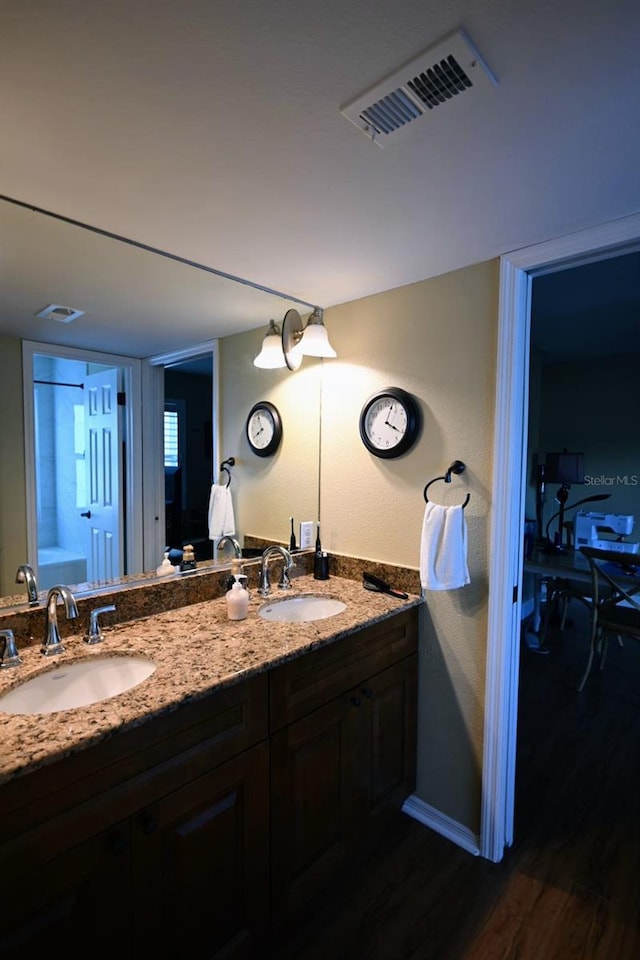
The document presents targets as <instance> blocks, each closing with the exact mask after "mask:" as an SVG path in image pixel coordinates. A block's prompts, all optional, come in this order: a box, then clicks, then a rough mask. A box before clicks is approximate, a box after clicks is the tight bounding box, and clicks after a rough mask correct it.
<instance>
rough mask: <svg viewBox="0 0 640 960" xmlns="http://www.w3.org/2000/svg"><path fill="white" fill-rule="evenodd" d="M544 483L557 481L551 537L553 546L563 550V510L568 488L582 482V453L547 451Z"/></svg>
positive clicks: (560, 550)
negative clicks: (555, 516) (555, 519)
mask: <svg viewBox="0 0 640 960" xmlns="http://www.w3.org/2000/svg"><path fill="white" fill-rule="evenodd" d="M544 480H545V483H559V484H560V488H559V490H558V492H557V493H556V500H557V501H558V503H559V504H560V510H559V511H558V529H557V530H556V532H555V534H554V537H553V548H554V549H555V550H557V551H559V552H562V551H563V550H564V544H563V539H564V511H565V505H566V502H567V499H568V497H569V490H570V488H571V485H572V484H574V483H584V453H568V451H567V450H563V451H562V453H548V454H547V455H546V457H545V461H544Z"/></svg>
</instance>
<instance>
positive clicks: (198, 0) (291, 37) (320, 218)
mask: <svg viewBox="0 0 640 960" xmlns="http://www.w3.org/2000/svg"><path fill="white" fill-rule="evenodd" d="M459 27H462V28H464V29H465V30H466V32H467V33H468V35H469V36H470V38H471V40H472V41H473V42H474V43H475V45H476V46H477V48H478V50H479V51H480V54H481V55H482V57H483V58H484V60H485V61H486V62H487V64H488V66H489V67H490V69H491V70H492V71H493V72H494V73H495V75H496V76H497V78H498V81H499V82H498V84H497V86H492V85H488V87H487V89H486V90H483V92H482V94H481V95H480V96H478V97H476V98H471V99H465V95H462V96H460V97H456V98H454V99H453V100H452V101H450V102H448V103H446V104H444V105H442V106H440V107H438V108H436V109H435V110H432V111H430V112H429V114H428V115H427V116H426V118H425V119H424V120H420V121H418V122H416V123H415V124H414V125H412V126H413V129H409V130H408V132H407V135H406V136H405V137H403V138H402V139H399V140H398V141H397V142H396V143H393V144H391V143H390V144H388V145H387V146H385V147H384V149H380V148H379V147H378V146H376V145H375V144H373V143H371V142H370V141H369V140H368V139H367V137H366V136H365V135H364V134H362V133H361V132H360V131H359V130H357V129H356V127H355V126H353V125H352V124H351V123H349V122H348V121H347V120H345V119H344V118H343V117H342V116H341V114H340V107H341V106H342V105H344V104H345V103H347V102H348V101H350V100H352V99H354V98H355V97H357V96H358V95H360V94H362V93H363V92H364V91H366V90H367V88H369V87H370V86H372V85H374V84H376V83H377V82H378V81H380V80H381V79H382V78H384V77H385V76H386V75H387V74H389V73H393V72H394V71H395V70H396V69H397V68H398V67H400V66H401V65H402V64H403V63H405V62H406V61H408V60H411V59H413V58H414V57H415V56H417V55H418V54H420V53H421V52H422V51H424V50H425V49H427V48H429V47H430V46H432V45H433V44H435V43H437V42H439V41H440V40H441V39H442V38H443V37H445V36H446V35H447V34H449V33H451V32H452V31H454V30H456V29H457V28H459ZM639 35H640V6H639V5H638V3H637V0H616V3H614V4H603V3H601V2H600V0H598V2H595V0H562V2H558V0H555V2H553V3H551V2H550V0H518V2H517V3H515V2H513V0H449V2H447V3H443V2H441V0H440V2H436V0H420V2H418V0H324V2H323V3H321V4H320V3H317V0H313V2H311V0H270V2H268V3H265V2H264V0H233V3H231V2H223V0H109V2H108V3H105V2H104V0H39V2H38V3H35V4H28V3H24V0H3V4H2V22H1V31H0V45H1V49H0V111H1V115H2V142H1V144H0V193H1V194H2V195H3V196H5V197H11V198H13V199H17V200H20V201H23V202H25V203H27V204H32V205H34V206H35V207H39V208H42V209H44V210H47V211H50V212H52V213H55V214H59V215H63V216H65V217H68V218H71V219H72V220H75V221H79V222H81V223H85V224H89V225H92V226H94V227H97V228H99V229H101V230H103V231H106V232H107V233H112V234H115V235H118V236H121V237H126V238H129V239H133V240H135V241H138V242H140V243H142V244H146V245H148V246H150V247H152V248H158V249H160V250H164V251H168V252H169V253H171V254H173V255H176V256H178V257H181V258H184V259H186V260H189V261H195V262H197V263H200V264H203V265H206V266H208V267H210V268H215V269H217V270H219V271H222V272H224V273H226V274H230V275H233V276H235V277H242V278H245V279H248V280H249V281H252V282H253V283H255V284H258V285H261V286H263V287H266V288H269V289H271V290H277V291H285V292H286V294H288V295H289V296H290V297H293V298H297V299H299V300H302V301H304V302H305V303H308V304H315V303H317V304H319V305H321V306H324V307H327V306H331V305H333V304H337V303H341V302H344V301H347V300H352V299H356V298H358V297H362V296H365V295H368V294H372V293H376V292H378V291H380V290H385V289H390V288H393V287H397V286H401V285H404V284H407V283H411V282H414V281H418V280H421V279H424V278H427V277H431V276H436V275H438V274H440V273H443V272H446V271H449V270H452V269H455V268H458V267H462V266H465V265H468V264H470V263H474V262H478V261H481V260H485V259H488V258H490V257H494V256H497V255H499V254H501V253H504V252H507V251H510V250H514V249H517V248H519V247H523V246H528V245H530V244H533V243H536V242H538V241H544V240H548V239H551V238H553V237H558V236H560V235H563V234H568V233H573V232H575V231H577V230H580V229H583V228H587V227H590V226H594V225H596V224H600V223H604V222H606V221H609V220H613V219H617V218H620V217H624V216H626V215H629V214H631V213H636V212H638V211H639V210H640V176H639V175H638V171H639V170H640V135H639V130H640V97H639V96H638V90H639V89H640V57H639V56H638V43H637V41H638V36H639ZM4 212H5V213H6V212H7V211H6V210H5V211H4ZM22 212H24V211H22ZM14 213H15V211H14ZM31 218H32V220H33V221H34V225H35V224H36V223H37V224H38V226H42V222H43V219H45V218H43V217H42V215H36V214H32V215H31ZM56 226H60V227H62V225H60V224H56ZM52 228H53V227H52V224H49V226H48V227H47V228H46V229H47V230H49V229H52ZM0 231H1V232H0V266H2V274H1V276H0V280H1V281H2V284H1V285H2V286H5V287H6V286H7V285H9V284H14V285H15V286H16V287H17V286H18V285H20V286H21V287H24V286H25V284H24V281H23V280H22V278H21V279H20V281H18V276H19V273H20V270H21V269H22V268H21V267H20V266H19V263H18V261H19V259H20V258H19V256H18V253H17V252H16V250H15V245H12V234H11V232H10V231H9V232H8V231H7V229H6V224H5V221H4V217H2V218H0ZM71 231H73V233H74V235H75V234H76V233H78V232H79V231H78V228H77V227H76V228H72V227H69V226H68V225H67V234H66V237H65V239H64V242H63V243H62V249H61V250H59V251H58V252H57V254H56V261H57V268H56V269H55V270H53V269H52V267H51V265H49V266H48V267H47V269H48V270H49V271H50V272H49V274H48V276H49V280H50V281H51V283H50V284H48V285H47V283H46V282H45V281H46V278H47V274H46V272H45V273H44V274H43V278H44V279H43V281H42V284H41V285H39V284H40V280H39V279H38V280H36V278H35V276H34V271H33V270H32V273H31V284H32V286H33V287H34V288H36V289H33V290H32V292H33V293H34V294H35V293H37V294H38V300H37V303H36V305H35V308H33V309H32V307H33V305H32V304H30V305H29V308H28V309H29V311H30V312H29V320H28V321H27V320H26V319H25V318H24V317H23V318H22V319H21V324H22V329H23V331H24V334H23V335H27V336H29V337H31V338H33V339H42V340H54V342H55V339H56V338H58V342H69V343H72V342H74V339H73V338H74V337H75V338H76V340H81V341H82V345H88V346H94V347H96V348H103V349H107V348H108V347H106V346H101V345H102V344H104V343H108V344H109V346H110V349H111V350H112V351H115V350H117V352H121V353H126V352H129V353H131V355H136V356H144V355H149V354H151V353H154V352H159V351H161V350H167V349H171V348H173V347H177V346H180V345H188V344H189V343H194V342H199V341H201V340H203V339H208V338H210V337H212V336H216V335H218V334H220V335H224V334H225V333H229V332H231V331H232V330H233V329H238V330H240V329H248V328H250V327H255V326H256V325H258V324H260V323H262V322H264V315H263V310H262V309H258V308H256V309H255V312H253V313H252V312H251V310H252V307H251V305H250V304H249V305H247V306H245V305H240V301H239V298H238V294H239V293H240V292H241V288H239V287H238V285H237V284H232V283H229V282H228V281H227V282H225V283H224V284H222V285H221V288H220V289H217V290H216V295H215V298H216V306H215V308H211V307H207V306H206V304H205V302H204V301H205V300H206V297H207V296H208V295H209V294H208V293H207V292H203V293H202V296H201V299H200V301H199V302H197V301H196V302H195V303H194V304H191V302H190V300H189V296H190V292H191V288H192V287H198V286H199V281H196V280H195V279H194V277H195V273H196V271H193V268H185V269H186V270H187V271H188V272H189V276H190V277H191V278H192V281H193V282H188V283H187V284H185V285H183V289H182V296H181V297H180V298H179V303H180V307H179V310H178V315H179V319H178V320H177V321H176V319H175V317H176V309H178V308H177V307H176V304H175V302H174V301H173V299H172V297H173V296H174V294H171V295H169V294H167V293H166V291H165V292H164V294H163V297H162V298H156V300H155V302H154V296H153V295H154V292H155V290H156V282H155V279H154V280H153V281H152V280H151V278H150V276H149V277H147V278H145V280H144V281H140V282H139V283H138V284H137V291H134V292H135V293H136V295H137V303H138V314H136V316H135V320H136V322H135V323H132V322H131V310H132V309H134V308H132V307H131V306H130V304H129V305H128V307H127V309H128V310H129V313H128V314H127V317H126V320H125V321H124V322H122V324H121V325H120V326H118V323H119V322H120V321H119V315H118V310H119V308H118V307H111V308H108V307H107V305H106V303H105V304H101V303H100V302H99V298H98V295H97V294H96V302H95V303H93V304H92V302H91V297H92V294H93V293H94V292H95V290H96V286H97V280H96V274H97V273H98V272H99V271H100V269H101V268H100V266H99V264H102V263H103V262H104V257H103V254H104V243H106V240H105V238H99V237H97V235H95V234H86V233H84V232H81V233H80V235H81V237H82V238H83V240H81V241H80V246H81V247H83V248H85V249H84V255H85V257H86V258H87V259H86V262H85V263H83V265H82V274H81V279H82V281H83V283H80V281H79V271H78V269H77V267H78V259H77V254H75V258H76V259H75V264H76V270H75V286H74V285H73V284H72V285H68V286H65V284H64V283H63V282H62V279H61V278H62V276H63V273H64V271H65V269H67V267H68V260H69V257H67V258H66V260H65V267H64V269H63V265H62V260H63V259H64V258H63V256H62V253H63V251H71V250H72V249H74V246H75V245H74V242H73V241H72V240H71V238H70V237H71ZM89 238H91V239H89ZM94 240H101V241H104V243H103V244H100V243H99V244H98V245H97V252H96V254H95V256H96V257H97V260H96V262H95V263H94V262H92V263H91V265H90V249H89V248H91V250H93V249H94V248H95V247H96V244H95V243H94ZM113 243H114V241H109V244H110V245H111V244H113ZM54 245H55V244H54ZM29 246H30V244H29V242H28V241H27V240H25V248H24V250H23V260H24V256H26V254H28V252H29ZM34 247H35V243H34ZM125 249H126V250H128V251H129V252H131V253H132V254H138V253H140V251H134V250H133V248H131V247H129V246H127V247H126V248H125ZM148 256H149V257H151V254H148ZM21 262H22V261H21ZM154 263H155V264H156V265H162V267H163V269H166V268H168V265H169V261H166V260H160V258H155V259H154ZM9 264H11V269H10V268H9ZM102 269H103V272H104V268H102ZM149 269H150V268H149ZM203 276H206V277H208V278H209V279H210V280H212V275H211V274H206V275H203ZM55 278H58V282H57V285H56V284H55V283H53V280H54V279H55ZM117 279H118V278H117V276H115V275H114V274H113V273H111V274H110V283H109V284H108V285H110V286H111V287H114V285H115V281H117ZM212 282H214V281H213V280H212ZM159 283H160V281H158V284H159ZM222 288H224V291H223V289H222ZM49 291H50V292H49ZM227 291H229V292H231V291H232V292H233V293H232V296H231V298H229V297H228V295H227ZM244 292H246V291H244ZM12 296H13V294H12ZM15 296H17V293H16V294H15ZM77 296H79V297H80V298H81V300H82V302H71V303H67V301H68V300H69V298H71V297H77ZM43 297H44V299H45V302H40V301H41V300H42V299H43ZM62 297H64V298H65V299H64V300H62V302H63V303H67V305H70V306H74V307H75V306H77V307H80V308H84V309H85V310H86V311H87V314H86V316H85V318H81V320H80V321H76V323H75V324H69V325H66V328H65V329H64V330H56V333H55V335H53V334H52V333H51V332H50V331H51V324H52V322H51V321H48V324H49V325H48V326H46V327H44V328H43V327H42V326H38V327H36V328H35V333H34V332H33V328H32V326H31V322H32V321H31V319H30V318H31V316H32V312H35V309H40V308H41V307H42V306H44V305H45V303H48V302H60V300H61V298H62ZM143 300H144V304H143V303H142V301H143ZM231 301H233V302H234V303H235V308H234V307H233V306H232V305H231ZM167 303H168V304H169V305H170V309H168V310H166V315H164V316H163V315H162V314H163V304H165V305H166V304H167ZM281 305H282V301H280V300H277V299H276V300H275V301H272V300H269V303H268V308H265V311H264V312H266V315H267V316H268V315H270V314H271V313H273V314H275V317H276V319H278V318H279V317H281V316H282V315H283V313H284V310H282V311H280V306H281ZM121 306H122V305H121V304H120V307H121ZM109 309H111V316H107V315H106V314H107V313H108V312H109ZM285 309H286V305H285ZM0 310H1V313H0V324H1V325H2V326H1V327H0V329H4V330H10V324H11V323H12V322H15V317H16V315H17V313H19V308H18V305H17V303H16V301H15V299H14V300H11V298H10V297H9V298H8V299H7V298H5V300H4V301H3V302H2V303H0ZM25 310H26V307H25ZM301 312H303V311H302V310H301ZM40 323H41V324H42V322H40ZM55 326H56V328H59V327H63V326H65V325H61V324H55ZM116 329H117V343H116V344H115V345H114V344H113V342H112V341H113V334H114V331H115V330H116ZM12 332H13V331H12ZM60 337H63V338H64V339H63V340H60ZM87 338H88V339H87Z"/></svg>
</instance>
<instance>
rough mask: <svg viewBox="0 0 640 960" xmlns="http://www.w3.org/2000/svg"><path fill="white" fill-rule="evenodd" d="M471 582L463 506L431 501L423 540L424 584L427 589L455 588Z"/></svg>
mask: <svg viewBox="0 0 640 960" xmlns="http://www.w3.org/2000/svg"><path fill="white" fill-rule="evenodd" d="M470 582H471V581H470V578H469V569H468V567H467V523H466V520H465V517H464V511H463V509H462V506H461V505H460V504H456V505H455V506H451V507H443V506H441V505H440V504H439V503H427V507H426V510H425V512H424V520H423V523H422V538H421V541H420V583H421V584H422V586H423V588H424V589H425V590H455V589H457V588H458V587H464V585H465V584H467V583H470Z"/></svg>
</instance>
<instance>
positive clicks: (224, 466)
mask: <svg viewBox="0 0 640 960" xmlns="http://www.w3.org/2000/svg"><path fill="white" fill-rule="evenodd" d="M235 465H236V458H235V457H229V459H228V460H223V461H222V463H221V464H220V473H222V472H223V471H224V473H226V475H227V477H228V478H229V479H228V480H227V487H228V486H229V485H230V484H231V470H229V467H235Z"/></svg>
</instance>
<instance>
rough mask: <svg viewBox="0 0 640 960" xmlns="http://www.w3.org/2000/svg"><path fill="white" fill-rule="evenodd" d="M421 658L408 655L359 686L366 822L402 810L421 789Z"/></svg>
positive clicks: (361, 769)
mask: <svg viewBox="0 0 640 960" xmlns="http://www.w3.org/2000/svg"><path fill="white" fill-rule="evenodd" d="M417 659H418V658H417V657H416V656H413V657H408V658H407V659H406V660H402V661H401V662H400V663H397V664H395V665H394V666H393V667H389V668H388V669H387V670H383V671H382V673H379V674H377V675H376V676H375V677H372V678H370V679H369V680H367V681H366V683H363V684H362V685H361V687H360V688H359V696H360V697H361V698H362V700H361V706H362V709H361V717H362V721H363V723H365V724H366V727H367V732H366V743H367V752H366V762H365V763H363V764H362V765H361V767H360V768H359V771H360V776H361V780H360V783H359V789H360V791H361V792H362V794H363V797H364V801H363V802H364V803H365V804H366V813H365V814H364V815H363V816H362V818H361V819H360V821H359V824H361V825H363V826H364V825H366V824H367V823H369V822H370V821H371V819H372V818H373V817H376V816H378V815H381V814H382V813H383V811H385V810H388V809H396V810H397V809H398V808H399V807H400V806H401V805H402V803H403V802H404V801H405V800H406V798H407V797H408V796H409V795H410V794H411V792H412V791H413V790H414V788H415V776H416V730H417V676H418V672H417V670H418V665H417Z"/></svg>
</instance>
